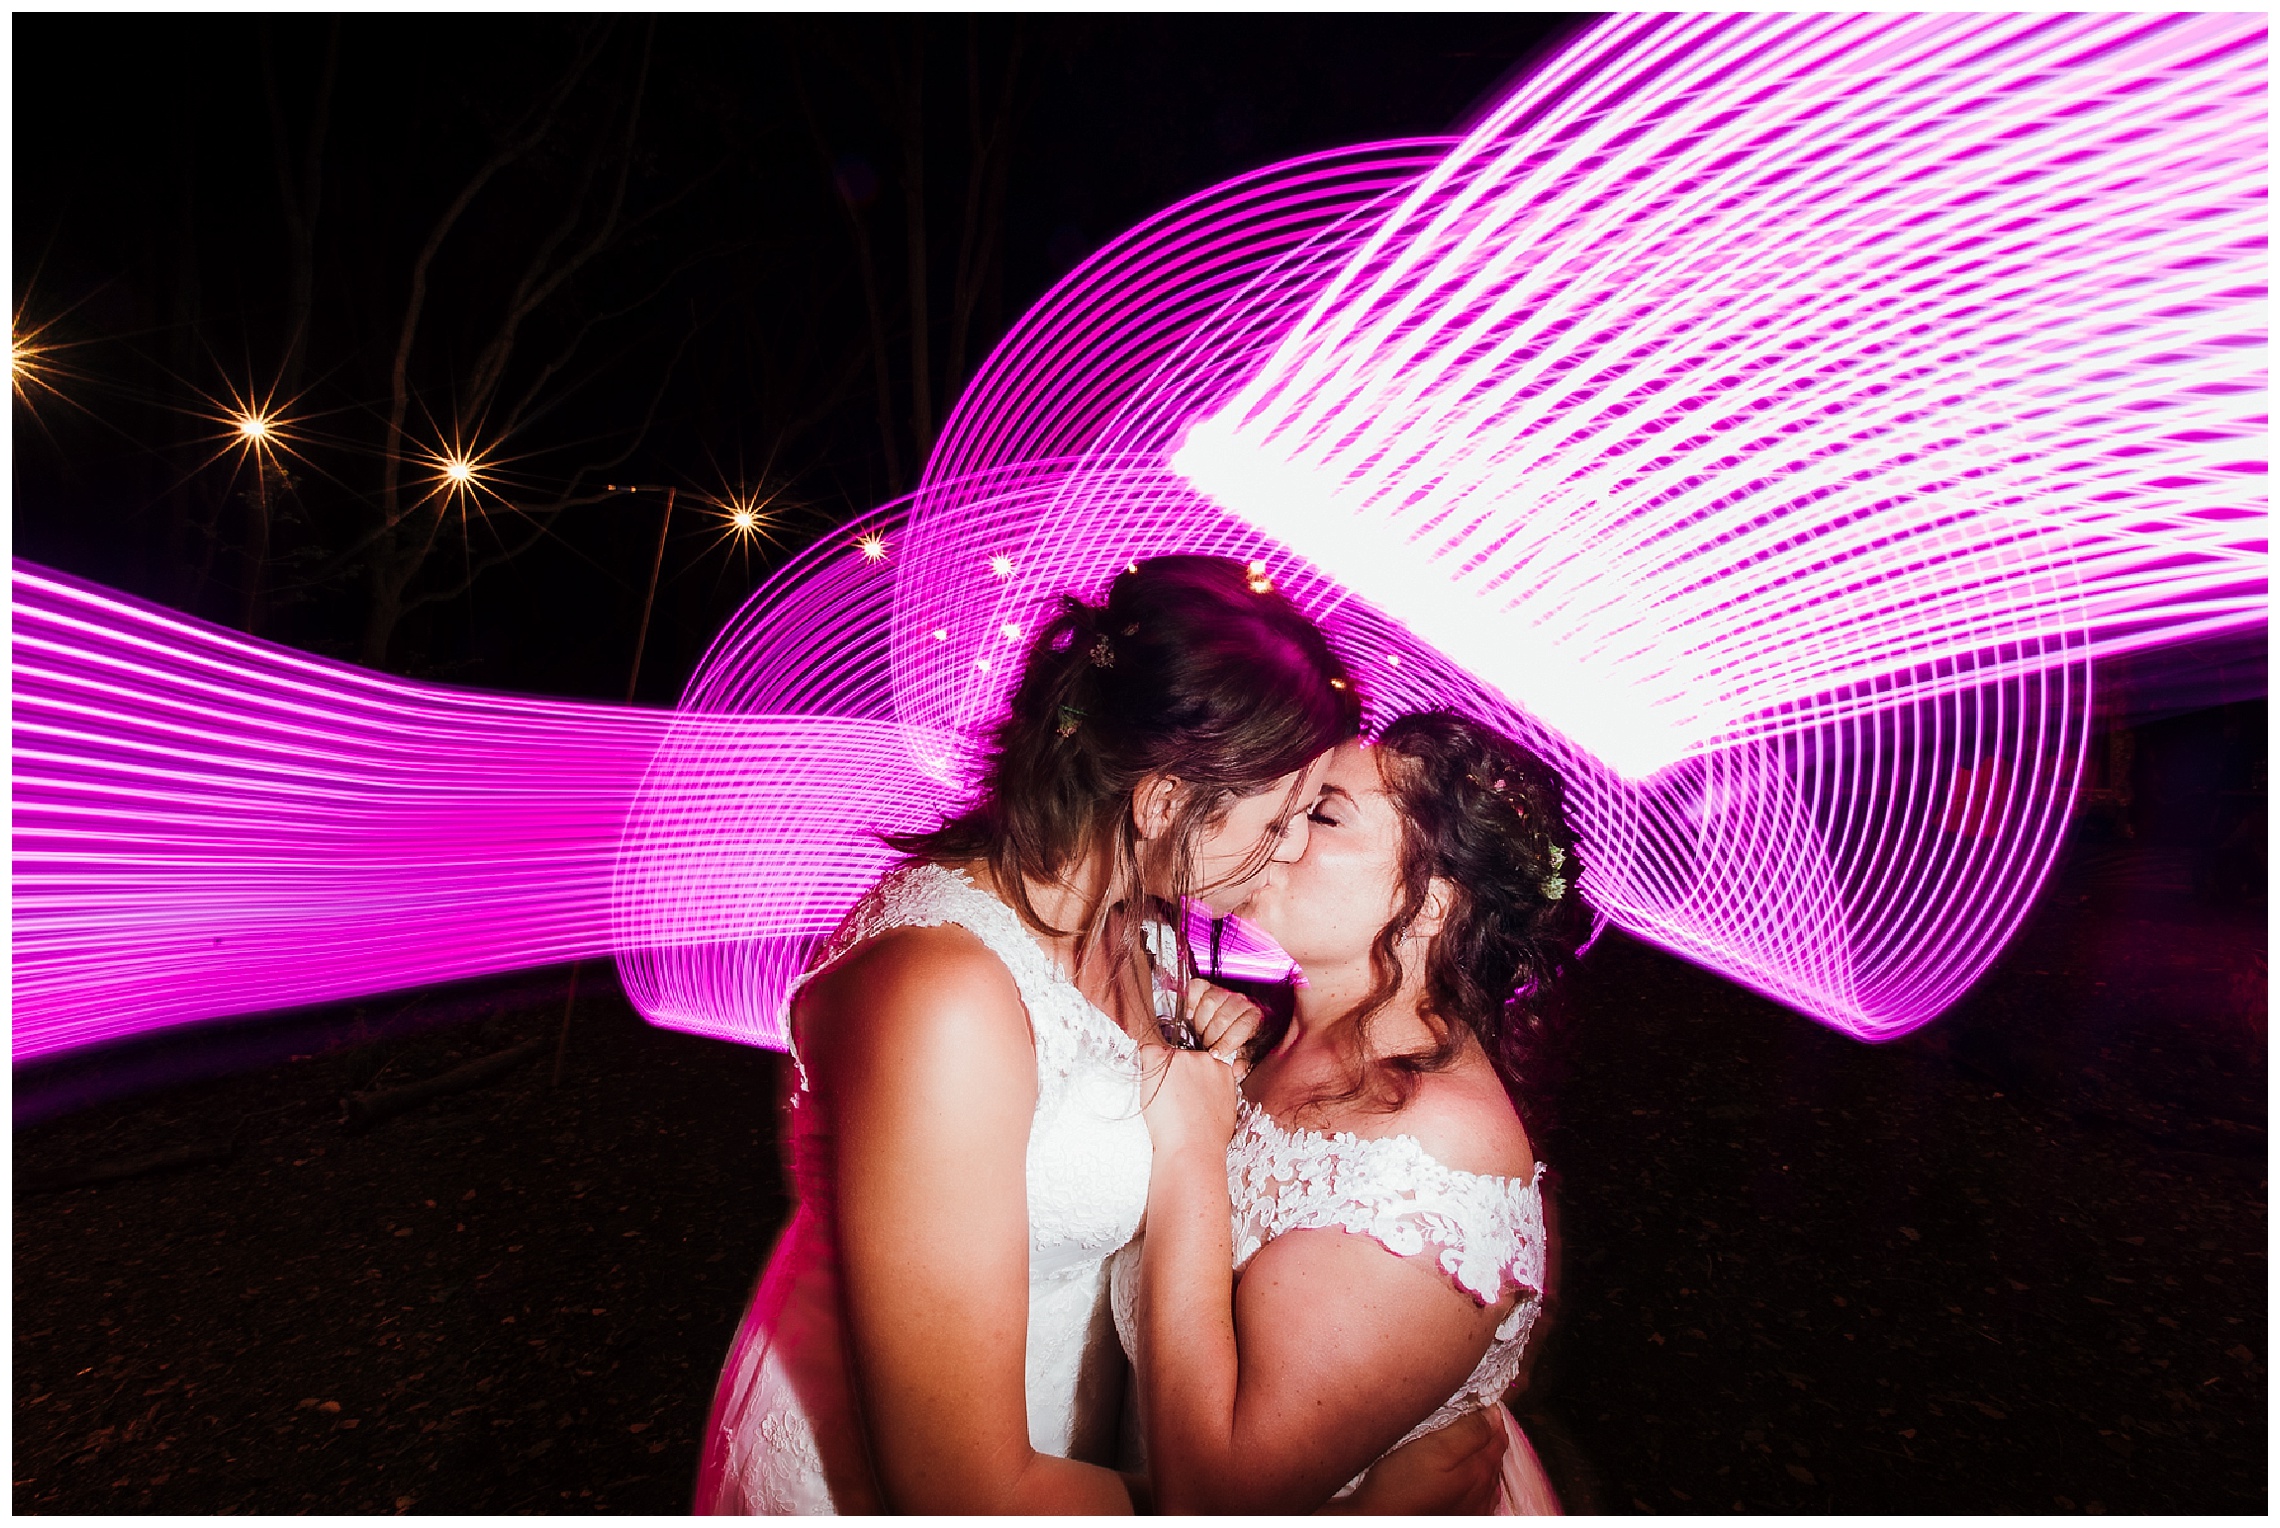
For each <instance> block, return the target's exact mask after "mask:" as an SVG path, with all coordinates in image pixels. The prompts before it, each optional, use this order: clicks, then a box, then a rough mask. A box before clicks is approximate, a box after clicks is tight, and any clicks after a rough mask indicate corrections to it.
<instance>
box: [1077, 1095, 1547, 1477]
mask: <svg viewBox="0 0 2280 1528" xmlns="http://www.w3.org/2000/svg"><path fill="white" fill-rule="evenodd" d="M1543 1173H1544V1168H1543V1164H1542V1163H1541V1162H1539V1163H1537V1164H1536V1171H1535V1172H1534V1173H1533V1174H1532V1175H1531V1176H1530V1177H1529V1178H1528V1180H1527V1181H1526V1182H1522V1181H1521V1180H1520V1179H1518V1178H1499V1177H1494V1176H1491V1175H1489V1174H1486V1173H1468V1172H1459V1171H1457V1170H1456V1169H1454V1168H1451V1167H1445V1166H1443V1165H1442V1164H1441V1163H1440V1162H1438V1161H1436V1160H1435V1159H1434V1158H1433V1156H1432V1155H1431V1154H1430V1153H1428V1152H1427V1151H1426V1150H1425V1148H1424V1147H1423V1146H1421V1145H1419V1144H1418V1142H1417V1140H1416V1138H1415V1137H1413V1136H1406V1135H1391V1136H1378V1137H1373V1138H1370V1139H1363V1138H1360V1137H1357V1136H1354V1135H1350V1134H1345V1133H1340V1134H1336V1135H1324V1134H1321V1133H1319V1132H1316V1131H1311V1130H1287V1129H1285V1128H1284V1127H1283V1126H1281V1125H1279V1124H1277V1123H1276V1122H1275V1118H1274V1116H1273V1115H1271V1114H1269V1113H1268V1112H1267V1111H1266V1110H1265V1109H1263V1108H1261V1107H1260V1106H1259V1105H1257V1104H1254V1103H1252V1102H1251V1101H1250V1100H1249V1099H1244V1100H1243V1101H1241V1102H1240V1103H1238V1104H1237V1106H1236V1116H1235V1138H1234V1140H1233V1141H1231V1142H1229V1143H1228V1147H1227V1195H1228V1198H1229V1200H1230V1201H1231V1202H1232V1208H1233V1212H1234V1231H1235V1272H1236V1276H1237V1277H1238V1278H1240V1277H1241V1276H1242V1272H1243V1270H1244V1269H1245V1268H1246V1267H1248V1266H1249V1265H1250V1262H1251V1259H1252V1258H1254V1257H1256V1256H1258V1254H1259V1249H1260V1248H1262V1247H1264V1246H1265V1245H1266V1244H1267V1243H1268V1242H1271V1241H1273V1240H1274V1239H1275V1238H1276V1237H1278V1236H1280V1235H1282V1234H1283V1233H1284V1232H1286V1231H1301V1230H1322V1229H1330V1230H1339V1231H1346V1232H1349V1233H1351V1234H1353V1235H1356V1236H1367V1237H1369V1238H1370V1239H1371V1240H1373V1241H1375V1242H1377V1243H1379V1244H1380V1245H1382V1246H1384V1247H1385V1248H1386V1249H1387V1250H1388V1251H1390V1252H1393V1253H1395V1254H1397V1255H1399V1256H1402V1257H1430V1258H1431V1259H1432V1261H1433V1262H1434V1263H1435V1265H1436V1266H1438V1267H1439V1269H1440V1270H1441V1272H1442V1273H1443V1274H1444V1275H1446V1276H1447V1278H1448V1279H1449V1281H1450V1282H1451V1283H1453V1284H1455V1285H1456V1286H1457V1287H1458V1288H1459V1289H1461V1290H1463V1291H1464V1292H1465V1293H1466V1294H1469V1295H1471V1296H1472V1297H1473V1298H1474V1299H1475V1300H1478V1301H1479V1302H1480V1303H1481V1304H1482V1305H1483V1306H1487V1305H1492V1304H1494V1303H1495V1302H1496V1301H1498V1300H1501V1299H1502V1298H1504V1296H1505V1294H1506V1293H1507V1292H1509V1291H1512V1290H1515V1289H1517V1290H1518V1291H1519V1298H1518V1299H1517V1300H1515V1301H1514V1302H1513V1306H1512V1309H1511V1311H1510V1313H1509V1314H1507V1315H1506V1316H1505V1318H1504V1319H1503V1320H1502V1321H1501V1322H1499V1323H1497V1327H1496V1335H1495V1336H1494V1338H1493V1339H1492V1340H1491V1341H1490V1342H1489V1345H1488V1351H1487V1352H1485V1353H1483V1354H1482V1355H1481V1358H1480V1362H1479V1363H1478V1364H1476V1365H1475V1366H1474V1367H1473V1371H1472V1373H1471V1374H1470V1375H1469V1376H1468V1377H1467V1378H1466V1380H1465V1382H1464V1384H1462V1385H1461V1386H1459V1387H1458V1388H1457V1391H1456V1393H1455V1394H1453V1395H1451V1396H1450V1397H1449V1398H1448V1399H1447V1400H1446V1401H1444V1402H1442V1403H1441V1405H1440V1406H1439V1407H1438V1408H1436V1409H1435V1410H1434V1412H1433V1414H1432V1415H1431V1416H1428V1417H1426V1418H1425V1419H1424V1420H1422V1421H1420V1422H1419V1423H1418V1424H1417V1425H1416V1426H1415V1427H1412V1428H1411V1429H1410V1430H1409V1431H1408V1432H1407V1433H1405V1434H1403V1435H1402V1437H1401V1440H1400V1442H1401V1443H1407V1442H1409V1441H1410V1440H1411V1439H1412V1438H1421V1437H1423V1436H1424V1435H1425V1434H1427V1433H1429V1432H1431V1431H1433V1430H1434V1429H1435V1428H1438V1427H1444V1426H1446V1425H1448V1424H1449V1423H1451V1422H1453V1421H1455V1420H1456V1419H1457V1418H1459V1417H1461V1416H1463V1415H1464V1414H1465V1413H1466V1412H1468V1411H1476V1410H1479V1409H1480V1408H1482V1407H1486V1406H1493V1405H1495V1404H1496V1403H1497V1401H1498V1399H1499V1398H1500V1397H1502V1396H1503V1394H1504V1392H1505V1391H1506V1390H1507V1389H1509V1388H1511V1385H1512V1382H1513V1381H1514V1380H1515V1379H1517V1378H1518V1377H1519V1374H1520V1356H1521V1354H1522V1353H1523V1352H1524V1351H1525V1350H1526V1348H1527V1345H1528V1331H1529V1328H1530V1327H1531V1326H1532V1325H1533V1324H1534V1323H1535V1320H1536V1313H1537V1312H1538V1311H1539V1310H1540V1309H1541V1308H1542V1303H1543V1289H1544V1199H1543V1192H1542V1187H1541V1185H1542V1180H1543ZM1139 1254H1140V1243H1139V1242H1137V1241H1135V1242H1134V1243H1133V1244H1132V1245H1131V1246H1129V1247H1127V1248H1125V1249H1124V1251H1123V1252H1121V1253H1120V1254H1118V1256H1117V1258H1116V1260H1115V1263H1114V1266H1113V1269H1112V1278H1113V1284H1114V1289H1113V1304H1114V1309H1115V1312H1116V1326H1117V1334H1118V1336H1119V1337H1120V1338H1121V1339H1122V1341H1123V1343H1124V1346H1125V1350H1126V1351H1127V1352H1133V1353H1134V1356H1135V1361H1137V1356H1138V1355H1137V1353H1136V1352H1135V1349H1136V1347H1137V1342H1136V1335H1137V1330H1138V1322H1137V1320H1136V1312H1137V1304H1138V1298H1139V1286H1140V1278H1139V1274H1140V1257H1139ZM1399 1446H1400V1444H1398V1443H1397V1444H1396V1445H1395V1447H1399ZM1130 1447H1131V1440H1130V1439H1129V1438H1128V1440H1127V1448H1128V1450H1129V1449H1130ZM1389 1452H1390V1451H1389ZM1359 1480H1360V1476H1359V1475H1357V1476H1356V1477H1355V1479H1354V1480H1353V1481H1349V1482H1348V1483H1347V1485H1346V1488H1345V1490H1346V1491H1350V1490H1352V1489H1353V1487H1354V1485H1355V1484H1356V1483H1358V1482H1359ZM1339 1494H1340V1495H1343V1494H1345V1492H1344V1491H1341V1492H1340V1493H1339Z"/></svg>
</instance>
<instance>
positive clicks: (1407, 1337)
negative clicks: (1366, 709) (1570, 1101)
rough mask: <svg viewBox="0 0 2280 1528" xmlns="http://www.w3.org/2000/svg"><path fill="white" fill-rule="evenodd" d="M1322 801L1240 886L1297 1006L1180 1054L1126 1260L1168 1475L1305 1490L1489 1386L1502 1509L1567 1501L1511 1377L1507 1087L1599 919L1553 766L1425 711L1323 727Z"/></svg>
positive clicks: (1147, 1395)
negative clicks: (1371, 733) (1144, 1204)
mask: <svg viewBox="0 0 2280 1528" xmlns="http://www.w3.org/2000/svg"><path fill="white" fill-rule="evenodd" d="M1310 819H1311V820H1310V834H1309V838H1308V842H1307V847H1306V850H1305V852H1304V855H1303V856H1302V857H1301V858H1299V859H1298V860H1297V861H1296V862H1295V863H1278V864H1276V865H1274V866H1272V867H1271V868H1270V870H1269V872H1268V874H1267V877H1266V879H1265V882H1264V884H1263V885H1262V886H1261V887H1260V889H1259V890H1258V892H1257V893H1256V894H1255V895H1254V896H1253V898H1252V901H1251V903H1250V905H1249V908H1248V914H1249V916H1250V917H1251V918H1252V919H1253V920H1254V921H1256V922H1257V923H1258V924H1259V925H1260V926H1261V927H1263V928H1264V929H1265V930H1266V931H1267V932H1268V933H1269V934H1271V935H1273V936H1274V938H1275V939H1276V940H1277V941H1278V942H1280V943H1281V945H1282V946H1283V948H1284V949H1285V950H1286V951H1287V952H1289V954H1290V955H1291V956H1292V958H1293V959H1295V960H1296V961H1297V962H1298V965H1299V967H1300V969H1301V971H1302V972H1303V973H1304V976H1305V984H1304V985H1303V986H1302V987H1300V988H1299V989H1298V991H1297V993H1296V1006H1295V1011H1294V1013H1293V1016H1292V1019H1291V1022H1290V1024H1289V1026H1288V1027H1287V1028H1286V1029H1285V1030H1284V1032H1283V1034H1282V1035H1281V1037H1280V1039H1279V1040H1278V1041H1277V1042H1276V1043H1275V1044H1274V1046H1273V1048H1272V1049H1271V1050H1270V1051H1269V1052H1268V1053H1267V1054H1266V1055H1264V1056H1262V1057H1261V1058H1260V1059H1259V1061H1258V1063H1257V1065H1256V1066H1255V1067H1254V1068H1252V1069H1251V1070H1250V1071H1249V1073H1248V1075H1247V1076H1246V1077H1244V1078H1243V1079H1242V1080H1241V1083H1240V1087H1239V1088H1238V1084H1237V1079H1236V1078H1235V1076H1234V1073H1233V1069H1231V1068H1227V1067H1221V1066H1216V1065H1213V1064H1212V1062H1211V1061H1210V1060H1208V1059H1204V1058H1196V1057H1189V1056H1178V1057H1174V1058H1173V1060H1172V1065H1171V1066H1170V1069H1169V1071H1168V1073H1167V1077H1166V1082H1165V1085H1164V1088H1163V1090H1162V1096H1161V1097H1160V1098H1159V1100H1158V1102H1157V1104H1156V1105H1155V1106H1154V1108H1153V1109H1152V1111H1151V1113H1150V1116H1149V1122H1150V1125H1151V1127H1152V1128H1154V1129H1155V1131H1156V1133H1157V1134H1156V1165H1155V1172H1154V1174H1153V1176H1152V1177H1151V1179H1150V1183H1149V1198H1148V1216H1147V1234H1146V1236H1145V1237H1144V1238H1143V1239H1142V1240H1141V1241H1140V1242H1138V1243H1136V1244H1135V1245H1134V1246H1132V1247H1130V1248H1128V1249H1126V1251H1125V1252H1124V1253H1122V1254H1120V1256H1119V1257H1118V1259H1117V1260H1116V1264H1115V1267H1114V1282H1115V1310H1116V1317H1117V1323H1118V1326H1119V1328H1120V1331H1121V1333H1122V1335H1123V1337H1124V1340H1125V1343H1126V1346H1127V1348H1128V1349H1129V1350H1130V1351H1132V1353H1133V1354H1134V1356H1135V1359H1136V1363H1137V1369H1138V1380H1139V1383H1138V1389H1137V1402H1138V1404H1137V1408H1136V1415H1137V1420H1138V1422H1139V1425H1140V1441H1141V1442H1142V1443H1143V1445H1144V1450H1145V1453H1146V1456H1147V1461H1148V1467H1149V1473H1150V1475H1151V1477H1152V1478H1153V1480H1154V1482H1155V1490H1156V1495H1157V1500H1158V1502H1159V1504H1160V1505H1161V1506H1162V1507H1163V1509H1164V1510H1166V1511H1179V1512H1266V1511H1279V1512H1288V1511H1307V1510H1311V1509H1313V1508H1316V1507H1318V1506H1320V1505H1322V1504H1323V1503H1324V1502H1326V1501H1329V1500H1332V1499H1334V1497H1335V1496H1336V1495H1341V1494H1343V1493H1342V1492H1341V1489H1340V1488H1341V1486H1342V1485H1344V1486H1347V1487H1348V1488H1349V1489H1350V1488H1351V1483H1352V1482H1353V1481H1354V1480H1355V1478H1356V1477H1358V1476H1359V1475H1360V1473H1361V1472H1362V1471H1363V1470H1364V1469H1365V1468H1367V1467H1368V1466H1370V1464H1371V1462H1372V1461H1373V1460H1376V1459H1378V1458H1379V1457H1380V1456H1382V1455H1383V1454H1385V1452H1386V1451H1387V1450H1389V1449H1391V1448H1393V1447H1395V1446H1396V1445H1397V1444H1401V1443H1408V1442H1409V1441H1411V1440H1413V1439H1417V1438H1421V1437H1426V1436H1429V1435H1431V1434H1433V1433H1434V1432H1435V1431H1436V1430H1437V1429H1441V1428H1443V1427H1446V1426H1448V1425H1449V1424H1451V1423H1452V1422H1454V1421H1456V1420H1457V1419H1459V1418H1462V1417H1466V1416H1468V1415H1479V1414H1483V1413H1486V1414H1488V1415H1490V1416H1492V1417H1493V1418H1494V1419H1495V1420H1496V1422H1497V1423H1498V1425H1500V1426H1502V1427H1504V1428H1506V1429H1507V1430H1508V1431H1509V1433H1510V1437H1511V1444H1512V1446H1511V1447H1510V1449H1509V1450H1508V1451H1507V1453H1506V1455H1505V1460H1504V1481H1503V1487H1502V1489H1501V1491H1500V1493H1499V1495H1500V1502H1499V1507H1498V1510H1500V1511H1506V1512H1556V1511H1558V1510H1559V1508H1558V1503H1557V1501H1556V1499H1555V1498H1554V1497H1553V1496H1552V1493H1551V1491H1550V1489H1549V1487H1548V1486H1547V1485H1546V1484H1545V1482H1544V1480H1543V1476H1542V1471H1541V1469H1540V1467H1538V1466H1537V1465H1536V1462H1535V1456H1534V1453H1533V1451H1532V1450H1531V1449H1529V1448H1528V1446H1527V1443H1526V1440H1525V1439H1524V1438H1522V1437H1520V1436H1519V1433H1518V1429H1517V1428H1516V1427H1514V1426H1513V1424H1512V1423H1511V1420H1510V1416H1509V1413H1507V1412H1506V1411H1504V1409H1503V1408H1502V1407H1501V1406H1500V1405H1499V1404H1498V1403H1499V1401H1500V1399H1501V1398H1502V1396H1503V1395H1504V1393H1505V1392H1506V1391H1507V1390H1508V1389H1509V1388H1510V1387H1511V1385H1512V1384H1513V1382H1514V1380H1515V1379H1516V1378H1517V1377H1518V1374H1519V1371H1520V1361H1521V1355H1522V1351H1523V1349H1524V1348H1525V1346H1526V1343H1527V1338H1528V1330H1529V1327H1530V1325H1531V1323H1532V1322H1533V1321H1534V1319H1535V1317H1536V1314H1537V1311H1538V1309H1539V1306H1540V1303H1541V1298H1542V1294H1543V1290H1544V1283H1545V1268H1544V1260H1545V1248H1544V1231H1543V1205H1542V1199H1541V1193H1540V1185H1539V1176H1540V1173H1541V1167H1540V1165H1539V1164H1538V1163H1537V1161H1536V1159H1535V1155H1534V1153H1533V1151H1532V1149H1531V1147H1530V1144H1529V1140H1528V1134H1527V1131H1526V1129H1525V1128H1524V1127H1523V1126H1522V1124H1521V1120H1520V1115H1519V1113H1518V1111H1517V1110H1516V1109H1515V1107H1514V1105H1513V1102H1512V1093H1513V1092H1514V1091H1516V1090H1520V1089H1523V1088H1524V1087H1525V1084H1526V1083H1527V1081H1528V1079H1529V1065H1528V1057H1529V1052H1530V1048H1531V1045H1532V1042H1533V1041H1534V1040H1535V1038H1536V1037H1537V1034H1538V1031H1539V1029H1540V1026H1541V1022H1542V1019H1541V1007H1540V999H1541V998H1542V996H1543V992H1544V988H1545V986H1546V985H1547V984H1548V983H1550V982H1551V981H1552V980H1553V979H1554V978H1555V977H1557V976H1558V975H1559V974H1560V973H1561V972H1562V971H1563V970H1564V969H1565V967H1566V966H1567V964H1568V963H1569V962H1570V961H1571V960H1572V959H1573V956H1574V952H1575V951H1576V949H1577V947H1578V945H1579V943H1580V942H1581V941H1582V939H1583V937H1584V935H1585V933H1586V930H1587V926H1588V915H1587V914H1586V913H1585V912H1584V910H1583V908H1582V907H1581V905H1580V903H1579V902H1578V900H1577V898H1576V896H1575V891H1574V885H1575V878H1576V875H1577V872H1578V868H1579V867H1578V865H1577V863H1576V859H1575V850H1574V845H1573V843H1572V841H1571V840H1570V838H1569V836H1568V833H1567V829H1566V826H1565V824H1564V822H1563V820H1562V816H1561V799H1560V786H1559V781H1558V778H1557V777H1556V776H1555V775H1554V774H1553V773H1552V772H1551V770H1549V769H1548V768H1547V767H1545V766H1544V765H1543V764H1542V763H1541V762H1539V761H1538V760H1537V759H1536V758H1535V757H1534V756H1533V755H1531V754H1530V753H1529V752H1528V751H1527V750H1525V749H1523V748H1522V747H1520V746H1519V745H1518V744H1516V743H1514V742H1512V741H1511V740H1510V739H1508V738H1505V737H1503V736H1501V735H1499V734H1498V733H1496V732H1494V731H1491V730H1490V729H1488V728H1486V727H1483V726H1480V725H1478V724H1477V723H1474V722H1470V721H1467V720H1464V719H1462V718H1460V717H1456V716H1452V715H1448V714H1446V713H1440V712H1428V713H1424V714H1420V715H1413V716H1406V717H1403V718H1401V719H1400V720H1398V721H1396V722H1394V723H1393V724H1392V725H1390V726H1389V727H1387V728H1386V729H1385V731H1384V732H1383V734H1381V736H1380V737H1379V738H1378V740H1377V741H1376V743H1375V745H1374V746H1367V747H1365V746H1358V745H1354V744H1347V745H1345V746H1342V747H1340V748H1339V750H1338V752H1337V753H1336V754H1335V755H1334V756H1333V758H1332V760H1331V764H1330V768H1329V772H1328V774H1327V775H1326V776H1325V778H1324V782H1323V788H1322V794H1321V797H1320V799H1319V800H1318V801H1317V802H1316V803H1315V805H1314V808H1313V811H1312V812H1311V813H1310ZM1230 1136H1232V1138H1233V1139H1232V1140H1230ZM1231 1270H1232V1271H1231Z"/></svg>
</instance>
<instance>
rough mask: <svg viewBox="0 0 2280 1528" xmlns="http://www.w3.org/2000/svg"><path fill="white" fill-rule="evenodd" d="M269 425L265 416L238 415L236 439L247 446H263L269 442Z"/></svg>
mask: <svg viewBox="0 0 2280 1528" xmlns="http://www.w3.org/2000/svg"><path fill="white" fill-rule="evenodd" d="M269 431H270V423H269V417H268V416H267V415H266V414H240V415H238V418H237V432H238V439H240V440H242V441H244V442H245V443H246V444H247V445H252V446H259V445H265V444H267V443H268V440H269Z"/></svg>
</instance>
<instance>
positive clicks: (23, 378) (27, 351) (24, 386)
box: [8, 315, 60, 405]
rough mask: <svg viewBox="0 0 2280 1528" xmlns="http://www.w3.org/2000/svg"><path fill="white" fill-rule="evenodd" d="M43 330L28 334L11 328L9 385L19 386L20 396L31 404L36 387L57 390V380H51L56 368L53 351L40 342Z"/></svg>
mask: <svg viewBox="0 0 2280 1528" xmlns="http://www.w3.org/2000/svg"><path fill="white" fill-rule="evenodd" d="M19 319H20V315H19ZM40 332H41V331H39V330H37V329H34V330H33V331H32V332H31V333H29V334H24V333H20V332H19V331H18V330H17V329H16V328H14V327H11V328H10V329H9V331H8V385H9V386H10V387H12V388H14V389H15V391H16V397H17V398H18V399H19V400H20V401H21V402H23V403H25V404H27V405H29V404H30V403H31V401H32V389H34V388H38V389H40V390H41V391H43V392H49V393H53V392H55V384H54V382H52V381H50V380H49V378H50V377H51V376H52V375H53V372H54V368H53V367H52V366H51V365H50V364H49V361H48V357H49V355H50V354H51V351H50V348H49V347H48V346H46V345H43V344H41V343H40V342H39V339H40ZM59 396H60V395H59Z"/></svg>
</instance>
